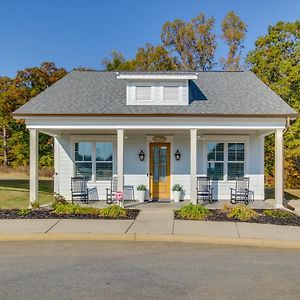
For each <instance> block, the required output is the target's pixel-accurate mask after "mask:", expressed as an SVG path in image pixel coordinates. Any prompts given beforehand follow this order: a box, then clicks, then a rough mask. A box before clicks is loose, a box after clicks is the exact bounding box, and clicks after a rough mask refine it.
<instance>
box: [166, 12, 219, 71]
mask: <svg viewBox="0 0 300 300" xmlns="http://www.w3.org/2000/svg"><path fill="white" fill-rule="evenodd" d="M214 24H215V19H214V18H213V17H212V18H209V19H206V17H205V15H204V14H203V13H200V14H199V15H198V16H197V17H196V18H193V19H192V20H191V22H185V21H183V20H180V19H175V20H174V21H172V22H170V21H168V22H166V23H165V24H164V26H163V29H162V34H161V40H162V42H163V44H164V46H165V47H167V48H168V49H169V50H170V51H172V52H174V53H175V54H176V55H177V56H179V58H180V64H181V69H183V70H201V71H209V70H211V69H212V68H213V66H214V56H215V51H216V36H215V34H214V33H213V28H214Z"/></svg>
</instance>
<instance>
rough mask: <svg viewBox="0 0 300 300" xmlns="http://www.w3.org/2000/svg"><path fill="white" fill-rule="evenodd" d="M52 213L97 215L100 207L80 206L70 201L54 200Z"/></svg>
mask: <svg viewBox="0 0 300 300" xmlns="http://www.w3.org/2000/svg"><path fill="white" fill-rule="evenodd" d="M52 208H53V213H55V214H58V215H59V214H66V215H71V214H83V215H99V213H100V209H99V208H95V207H90V206H87V207H82V206H79V205H77V204H72V203H61V202H56V203H54V204H53V205H52Z"/></svg>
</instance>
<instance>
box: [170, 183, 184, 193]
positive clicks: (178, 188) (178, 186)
mask: <svg viewBox="0 0 300 300" xmlns="http://www.w3.org/2000/svg"><path fill="white" fill-rule="evenodd" d="M172 191H173V192H183V186H182V185H181V184H178V183H176V184H174V185H173V187H172Z"/></svg>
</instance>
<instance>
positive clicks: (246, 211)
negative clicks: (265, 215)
mask: <svg viewBox="0 0 300 300" xmlns="http://www.w3.org/2000/svg"><path fill="white" fill-rule="evenodd" d="M227 217H228V218H237V219H239V220H241V221H249V220H251V219H255V218H257V217H258V213H257V212H256V211H255V210H253V209H251V208H249V207H247V206H246V205H244V204H238V205H236V206H234V207H232V208H231V210H230V211H229V212H228V214H227Z"/></svg>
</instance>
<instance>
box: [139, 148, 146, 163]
mask: <svg viewBox="0 0 300 300" xmlns="http://www.w3.org/2000/svg"><path fill="white" fill-rule="evenodd" d="M139 158H140V161H144V159H145V153H144V151H143V150H141V151H140V153H139Z"/></svg>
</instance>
